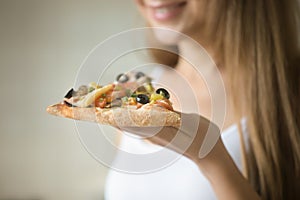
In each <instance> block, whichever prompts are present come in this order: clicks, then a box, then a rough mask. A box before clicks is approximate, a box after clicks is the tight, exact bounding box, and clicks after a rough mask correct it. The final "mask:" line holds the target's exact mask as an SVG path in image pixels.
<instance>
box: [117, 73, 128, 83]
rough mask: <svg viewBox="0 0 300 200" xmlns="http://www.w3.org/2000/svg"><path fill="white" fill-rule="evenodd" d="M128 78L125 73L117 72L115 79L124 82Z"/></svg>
mask: <svg viewBox="0 0 300 200" xmlns="http://www.w3.org/2000/svg"><path fill="white" fill-rule="evenodd" d="M128 80H129V77H128V76H127V75H126V74H119V75H118V76H117V81H118V82H120V83H126V82H127V81H128Z"/></svg>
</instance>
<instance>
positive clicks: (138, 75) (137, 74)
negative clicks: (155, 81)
mask: <svg viewBox="0 0 300 200" xmlns="http://www.w3.org/2000/svg"><path fill="white" fill-rule="evenodd" d="M143 76H145V74H144V73H143V72H138V73H136V75H135V78H136V79H139V78H141V77H143Z"/></svg>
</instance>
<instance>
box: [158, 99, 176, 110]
mask: <svg viewBox="0 0 300 200" xmlns="http://www.w3.org/2000/svg"><path fill="white" fill-rule="evenodd" d="M155 104H157V105H159V106H161V107H164V108H166V109H168V110H173V107H172V105H171V102H170V101H166V100H159V101H156V102H155Z"/></svg>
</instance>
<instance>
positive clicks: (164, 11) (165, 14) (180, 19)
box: [136, 0, 195, 45]
mask: <svg viewBox="0 0 300 200" xmlns="http://www.w3.org/2000/svg"><path fill="white" fill-rule="evenodd" d="M136 2H137V4H138V7H139V9H140V11H141V13H142V15H143V16H144V17H145V18H146V21H148V23H149V24H150V26H151V27H158V28H159V29H155V31H154V35H155V37H156V38H157V39H158V40H159V41H160V42H161V43H163V44H166V45H176V44H177V43H178V42H179V41H180V40H181V39H182V34H180V33H183V34H187V35H189V34H188V33H189V32H190V31H188V30H189V29H190V28H189V27H190V26H191V25H192V24H191V22H192V21H193V14H192V13H194V12H195V10H194V7H195V6H194V5H193V4H192V1H188V0H136Z"/></svg>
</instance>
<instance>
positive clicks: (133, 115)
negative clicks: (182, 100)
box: [47, 103, 181, 127]
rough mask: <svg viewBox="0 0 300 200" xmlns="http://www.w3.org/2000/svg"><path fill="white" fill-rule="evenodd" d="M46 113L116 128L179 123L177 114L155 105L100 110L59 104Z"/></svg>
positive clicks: (176, 125)
mask: <svg viewBox="0 0 300 200" xmlns="http://www.w3.org/2000/svg"><path fill="white" fill-rule="evenodd" d="M47 112H48V113H50V114H52V115H55V116H60V117H65V118H71V119H75V120H82V121H89V122H96V123H99V124H104V125H111V126H116V127H155V126H173V127H179V126H180V121H181V120H180V115H179V114H178V113H176V112H173V111H170V110H167V109H165V108H162V107H159V106H156V105H144V106H142V107H141V108H139V109H136V107H135V106H128V107H115V108H106V109H101V108H95V107H90V108H80V107H69V106H67V105H66V104H64V103H59V104H55V105H52V106H49V107H48V108H47Z"/></svg>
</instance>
